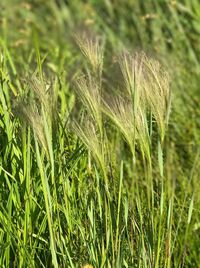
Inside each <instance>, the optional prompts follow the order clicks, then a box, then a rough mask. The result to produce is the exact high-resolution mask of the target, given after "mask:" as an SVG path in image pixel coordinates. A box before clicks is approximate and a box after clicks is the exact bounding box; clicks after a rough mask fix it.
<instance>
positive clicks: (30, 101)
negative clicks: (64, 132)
mask: <svg viewBox="0 0 200 268" xmlns="http://www.w3.org/2000/svg"><path fill="white" fill-rule="evenodd" d="M55 106H56V105H55V103H54V96H53V93H52V91H51V89H50V86H49V85H48V84H47V82H45V81H42V80H41V79H39V78H38V77H37V76H36V75H33V76H32V77H31V78H30V79H29V80H28V83H27V90H26V92H25V93H24V95H23V96H21V97H20V98H19V99H18V100H17V101H16V102H15V103H14V107H13V112H14V113H15V114H16V115H17V116H18V117H19V118H20V119H21V120H22V121H23V122H25V123H26V124H27V125H28V126H30V127H31V128H32V130H33V132H34V133H35V135H36V137H37V138H38V140H39V142H40V144H41V146H42V147H43V148H44V149H45V150H46V151H47V152H48V141H47V139H48V138H47V132H48V135H49V137H50V136H52V124H53V121H54V119H55V114H54V111H55V110H54V109H55Z"/></svg>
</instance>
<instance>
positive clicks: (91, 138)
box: [72, 116, 107, 176]
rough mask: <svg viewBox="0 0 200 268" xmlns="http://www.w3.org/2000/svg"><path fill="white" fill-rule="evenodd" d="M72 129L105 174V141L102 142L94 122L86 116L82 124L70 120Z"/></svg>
mask: <svg viewBox="0 0 200 268" xmlns="http://www.w3.org/2000/svg"><path fill="white" fill-rule="evenodd" d="M72 130H73V131H74V133H75V134H76V135H77V136H78V137H79V138H80V139H81V141H82V142H83V143H84V144H85V146H86V147H87V148H88V149H89V151H90V152H91V153H92V154H93V157H94V158H95V160H96V161H97V163H98V164H99V165H100V167H101V169H102V171H103V174H104V175H105V176H106V165H107V164H106V148H105V146H106V144H105V141H104V142H103V143H102V139H101V134H100V133H99V130H98V128H97V127H96V124H95V122H94V121H93V120H92V119H90V118H89V117H88V116H87V117H86V118H85V120H84V122H83V123H82V124H80V123H79V122H77V121H76V120H74V121H73V122H72Z"/></svg>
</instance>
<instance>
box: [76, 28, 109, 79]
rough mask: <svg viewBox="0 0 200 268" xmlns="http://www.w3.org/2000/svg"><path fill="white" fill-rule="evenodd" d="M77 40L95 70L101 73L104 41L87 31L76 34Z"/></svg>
mask: <svg viewBox="0 0 200 268" xmlns="http://www.w3.org/2000/svg"><path fill="white" fill-rule="evenodd" d="M75 40H76V42H77V44H78V46H79V47H80V50H81V51H82V53H83V55H84V56H85V58H86V59H87V60H88V61H89V63H90V64H91V66H92V68H93V71H94V72H97V73H99V74H101V72H102V69H103V56H104V41H103V39H102V38H100V37H97V36H91V35H88V34H86V33H82V34H79V35H75Z"/></svg>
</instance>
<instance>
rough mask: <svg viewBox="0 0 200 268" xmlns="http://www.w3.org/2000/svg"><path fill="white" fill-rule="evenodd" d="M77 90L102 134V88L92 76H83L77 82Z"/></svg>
mask: <svg viewBox="0 0 200 268" xmlns="http://www.w3.org/2000/svg"><path fill="white" fill-rule="evenodd" d="M75 90H76V92H77V94H78V96H79V98H80V99H81V101H82V103H83V105H84V107H85V108H86V110H87V112H88V114H89V115H90V117H92V119H93V121H94V122H96V124H97V126H98V129H99V131H100V132H101V133H102V110H101V101H102V100H101V88H100V85H99V83H98V82H97V81H96V80H95V78H93V77H92V76H91V75H90V74H88V75H85V76H84V75H83V76H82V77H80V78H78V79H77V80H76V82H75Z"/></svg>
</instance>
